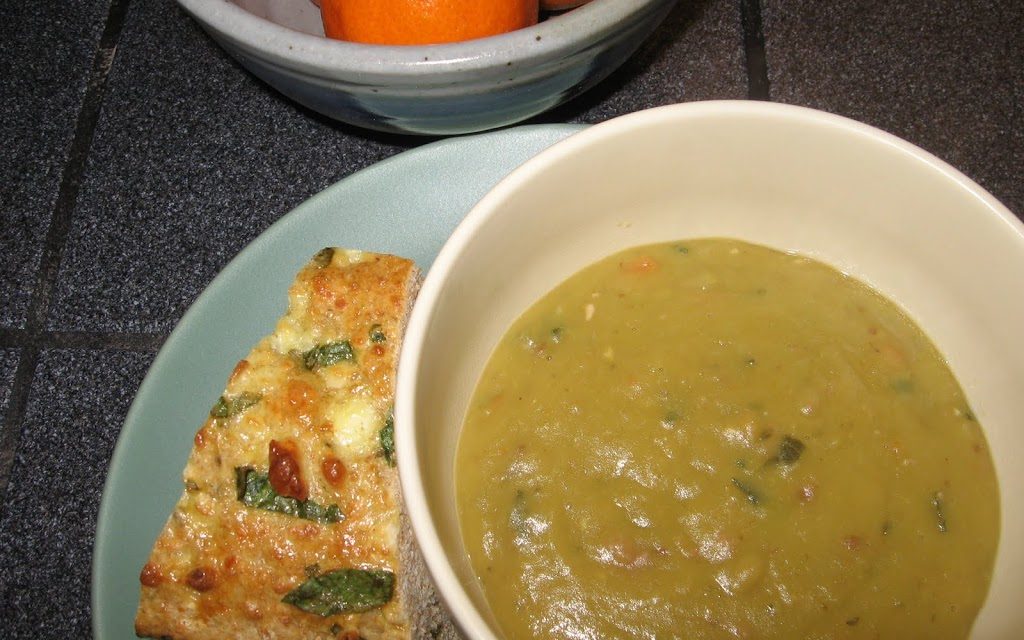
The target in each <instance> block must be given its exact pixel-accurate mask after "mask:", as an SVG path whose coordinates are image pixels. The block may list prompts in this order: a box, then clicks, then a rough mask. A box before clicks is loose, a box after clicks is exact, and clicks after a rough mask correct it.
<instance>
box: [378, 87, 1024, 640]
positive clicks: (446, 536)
mask: <svg viewBox="0 0 1024 640" xmlns="http://www.w3.org/2000/svg"><path fill="white" fill-rule="evenodd" d="M707 236H725V237H734V238H739V239H743V240H748V241H751V242H755V243H759V244H764V245H768V246H771V247H776V248H779V249H784V250H791V251H797V252H800V253H803V254H805V255H808V256H812V257H814V258H816V259H818V260H821V261H824V262H826V263H830V264H832V265H834V266H835V267H838V268H839V269H841V270H843V271H845V272H847V273H850V274H852V275H854V276H856V277H857V278H859V279H861V280H863V281H865V282H867V283H869V284H871V285H872V286H874V287H875V288H877V289H878V290H879V291H881V292H882V293H883V294H885V295H886V296H888V297H889V298H890V299H892V300H895V301H896V302H897V303H899V304H900V305H902V306H903V308H904V309H905V310H906V311H908V312H909V314H910V315H911V316H912V317H913V318H914V319H915V320H916V321H917V322H918V323H919V324H920V325H921V327H922V328H923V329H924V330H925V332H926V333H927V334H928V335H929V336H930V337H931V338H932V340H933V341H934V342H935V343H936V345H937V346H938V347H939V349H940V350H941V351H942V352H943V353H944V354H945V355H946V357H947V358H948V361H949V364H950V366H951V367H952V369H953V371H954V372H955V374H956V375H957V377H958V378H959V380H960V382H961V384H962V386H963V388H964V391H965V392H966V394H967V396H968V398H969V400H970V402H971V405H972V407H973V408H974V409H975V410H976V413H977V415H978V417H979V418H980V421H981V424H982V425H983V426H984V428H985V431H986V434H987V437H988V440H989V443H990V445H991V449H992V452H993V456H994V458H995V464H996V471H997V474H998V477H999V482H1000V486H1001V496H1002V530H1001V537H1000V546H999V551H998V557H997V561H996V570H995V574H994V577H993V580H992V585H991V590H990V593H989V596H988V600H987V603H986V605H985V606H984V608H983V610H982V612H981V614H980V616H979V618H978V620H977V623H976V625H975V630H974V637H977V638H1009V637H1020V635H1019V634H1020V629H1021V628H1024V607H1021V603H1022V602H1024V500H1022V499H1021V497H1020V493H1019V492H1018V489H1019V488H1020V487H1021V485H1022V484H1024V467H1022V466H1021V465H1020V462H1019V460H1020V457H1021V455H1022V454H1024V428H1022V424H1021V416H1024V393H1022V392H1021V390H1022V387H1021V381H1022V380H1024V340H1022V334H1021V330H1022V328H1024V225H1022V224H1021V223H1020V221H1019V220H1017V219H1016V218H1015V217H1014V216H1013V215H1012V214H1011V213H1010V212H1009V211H1008V210H1007V209H1006V208H1005V207H1003V206H1002V205H1001V204H1000V203H999V202H997V201H996V200H995V199H994V198H993V197H992V196H991V195H989V194H988V193H986V192H985V191H984V190H982V189H981V188H980V187H979V186H978V185H976V184H974V183H973V182H971V181H970V180H969V179H967V178H966V177H964V176H963V175H962V174H960V173H959V172H957V171H956V170H955V169H953V168H952V167H950V166H949V165H947V164H945V163H943V162H942V161H940V160H938V159H937V158H935V157H934V156H931V155H929V154H928V153H926V152H924V151H922V150H920V149H918V148H917V147H914V146H912V145H910V144H909V143H907V142H904V141H902V140H899V139H897V138H895V137H893V136H891V135H888V134H886V133H883V132H881V131H879V130H877V129H873V128H871V127H868V126H865V125H862V124H858V123H856V122H853V121H850V120H846V119H844V118H840V117H837V116H833V115H828V114H825V113H821V112H816V111H811V110H807V109H802V108H798V107H790V106H783V105H777V104H767V103H755V102H704V103H690V104H685V105H676V106H670V107H662V108H659V109H653V110H650V111H645V112H640V113H636V114H632V115H628V116H624V117H622V118H618V119H615V120H611V121H608V122H606V123H604V124H600V125H597V126H595V127H592V128H590V129H587V130H585V131H583V132H582V133H579V134H576V135H574V136H572V137H570V138H568V139H567V140H565V141H563V142H561V143H559V144H557V145H555V146H554V147H552V148H550V149H549V150H547V151H545V152H543V153H541V154H540V155H539V156H537V157H536V158H534V159H533V160H531V161H529V162H527V163H526V164H525V165H523V166H522V167H521V168H519V169H517V170H516V171H515V172H513V173H512V174H511V175H510V176H508V178H506V179H505V180H504V181H503V182H501V183H500V184H499V185H498V186H497V187H495V188H494V190H493V191H491V192H490V193H489V194H488V195H487V196H486V197H484V199H483V200H481V201H480V203H479V204H478V205H477V206H476V207H475V208H474V209H473V210H472V211H471V212H470V213H469V215H468V216H467V217H466V219H465V221H464V222H463V223H462V224H461V225H460V226H459V227H458V228H457V229H456V231H455V233H454V234H453V235H452V237H451V239H450V240H449V241H448V243H447V244H446V245H445V246H444V248H443V249H442V251H441V253H440V255H439V256H438V258H437V260H436V262H435V263H434V266H433V268H432V269H431V271H430V273H429V274H428V276H427V279H426V282H425V283H424V286H423V289H422V292H421V293H420V297H419V301H418V302H417V304H416V306H415V308H414V311H413V315H412V318H411V321H410V323H409V328H408V333H407V336H406V341H405V345H404V347H403V353H402V358H401V364H400V368H399V374H398V395H397V404H396V421H395V422H396V425H397V434H396V437H397V446H398V449H399V451H401V452H402V455H401V456H400V457H399V471H400V475H401V478H402V488H403V490H404V492H405V500H406V502H407V505H408V508H409V513H410V515H411V518H412V524H413V527H414V530H415V532H416V536H417V538H418V540H419V543H420V545H421V547H422V549H423V552H424V556H425V558H426V560H427V564H428V567H429V568H430V571H431V573H432V574H433V576H434V578H435V580H436V582H437V584H438V587H439V591H440V593H441V595H442V597H443V598H444V601H445V602H446V603H447V604H448V606H449V607H450V609H451V611H452V612H453V614H454V616H455V618H456V620H457V621H458V623H459V625H460V626H461V627H462V629H463V630H464V631H465V632H466V633H467V634H468V636H469V637H471V638H479V639H487V638H493V637H494V636H495V635H496V632H495V628H496V627H495V626H494V625H493V621H492V619H491V617H490V614H489V613H488V610H487V606H486V603H485V601H484V599H483V597H482V594H481V592H480V590H479V588H478V587H477V585H476V582H475V579H474V577H473V574H472V571H471V569H470V566H469V563H468V559H467V556H466V553H465V551H464V549H463V545H462V542H461V538H460V534H459V526H458V521H457V516H456V508H455V501H454V495H455V493H454V488H453V481H452V478H453V462H454V452H455V447H456V442H457V439H458V437H459V431H460V428H461V425H462V420H463V416H464V414H465V410H466V406H467V403H468V399H469V396H470V394H471V393H472V391H473V388H474V386H475V384H476V382H477V379H478V377H479V375H480V373H481V370H482V368H483V366H484V364H485V362H486V359H487V357H488V356H489V354H490V353H491V350H492V349H493V347H494V345H495V344H496V343H497V341H498V340H499V339H500V338H501V336H502V335H503V334H504V332H505V330H506V328H507V327H508V325H509V324H510V323H511V322H512V321H513V320H514V319H515V318H516V317H518V316H519V315H520V314H521V313H522V312H523V311H524V310H525V309H526V308H527V307H529V306H530V304H532V302H534V301H535V300H536V299H537V298H539V297H540V296H541V295H542V294H544V293H546V292H547V291H548V290H550V289H551V288H552V287H553V286H555V285H556V284H557V283H559V282H560V281H562V280H564V279H565V278H566V277H568V276H569V275H571V274H573V273H574V272H576V271H577V270H579V269H580V268H581V267H583V266H585V265H587V264H590V263H592V262H594V261H596V260H598V259H600V258H602V257H604V256H606V255H608V254H611V253H613V252H615V251H618V250H620V249H622V248H625V247H628V246H633V245H638V244H644V243H650V242H658V241H669V240H677V239H680V238H690V237H707Z"/></svg>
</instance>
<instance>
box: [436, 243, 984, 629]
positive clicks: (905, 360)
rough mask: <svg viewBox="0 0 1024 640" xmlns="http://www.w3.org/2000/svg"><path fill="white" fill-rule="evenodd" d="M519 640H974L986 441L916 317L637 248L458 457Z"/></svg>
mask: <svg viewBox="0 0 1024 640" xmlns="http://www.w3.org/2000/svg"><path fill="white" fill-rule="evenodd" d="M456 501H457V505H458V507H459V517H460V524H461V528H462V534H463V540H464V542H465V545H466V548H467V550H468V552H469V555H470V558H471V560H472V564H473V568H474V570H475V572H476V574H477V576H478V578H479V581H480V584H481V586H482V588H483V592H484V594H485V595H486V598H487V600H488V603H489V605H490V607H491V609H492V611H493V613H494V615H495V618H496V619H497V621H498V623H499V624H500V626H501V630H502V632H503V633H504V634H505V636H506V637H508V638H573V639H583V638H593V639H599V638H600V639H604V638H613V637H629V638H694V639H702V638H965V637H967V636H968V634H969V632H970V628H971V625H972V623H973V620H974V618H975V616H976V615H977V613H978V611H979V609H980V607H981V605H982V603H983V601H984V598H985V594H986V590H987V587H988V583H989V579H990V576H991V572H992V568H993V562H994V558H995V552H996V545H997V538H998V529H999V499H998V490H997V485H996V478H995V473H994V469H993V464H992V459H991V456H990V454H989V450H988V446H987V444H986V441H985V437H984V434H983V433H982V430H981V427H980V426H979V424H978V422H977V419H976V418H975V416H974V414H973V413H972V411H971V409H970V407H969V405H968V403H967V400H966V399H965V397H964V394H963V392H962V391H961V389H960V387H959V385H958V383H957V381H956V379H955V378H954V376H953V374H952V373H951V372H950V370H949V368H948V366H947V365H946V363H945V361H944V359H943V357H942V355H941V354H940V353H939V352H938V351H937V350H936V349H935V347H934V346H933V345H932V344H931V342H930V341H929V340H928V338H927V337H926V336H925V335H924V334H923V333H922V331H921V330H920V329H919V328H918V327H917V326H916V325H915V324H914V323H913V322H912V321H911V320H910V319H909V318H908V317H907V316H906V315H905V314H903V313H902V312H901V310H900V309H899V308H898V307H897V306H896V305H895V304H893V303H892V302H889V301H888V300H886V299H885V298H883V297H882V296H880V295H879V294H878V293H876V292H875V291H873V290H872V289H870V288H869V287H867V286H865V285H864V284H862V283H860V282H858V281H857V280H855V279H853V278H850V277H848V276H845V275H843V274H842V273H840V272H838V271H836V270H835V269H833V268H831V267H828V266H826V265H823V264H821V263H819V262H816V261H814V260H810V259H808V258H805V257H801V256H797V255H792V254H786V253H781V252H778V251H775V250H772V249H767V248H764V247H760V246H755V245H751V244H746V243H743V242H739V241H734V240H725V239H702V240H688V241H685V242H678V243H669V244H659V245H650V246H644V247H637V248H634V249H630V250H627V251H624V252H622V253H619V254H616V255H614V256H611V257H608V258H606V259H604V260H602V261H600V262H598V263H596V264H594V265H591V266H589V267H587V268H585V269H584V270H582V271H581V272H579V273H577V274H576V275H574V276H572V277H571V278H569V279H568V280H567V281H565V282H564V283H562V284H561V285H559V286H558V287H557V288H555V289H554V290H553V291H552V292H550V293H549V294H548V295H546V296H545V297H544V298H543V299H541V300H540V301H539V302H537V303H536V304H535V305H534V306H533V307H532V308H530V309H529V310H528V311H527V312H526V313H525V314H524V315H523V316H522V317H521V318H519V319H518V320H517V321H516V322H515V324H514V325H513V326H512V327H511V328H510V329H509V331H508V333H507V334H506V335H505V337H504V338H503V339H502V341H501V343H500V344H499V345H498V347H497V348H496V350H495V352H494V353H493V355H492V356H491V358H490V360H489V362H488V364H487V366H486V368H485V370H484V373H483V375H482V377H481V380H480V382H479V383H478V386H477V388H476V391H475V393H474V395H473V397H472V399H471V402H470V406H469V409H468V412H467V417H466V421H465V425H464V427H463V431H462V435H461V439H460V442H459V447H458V451H457V454H456Z"/></svg>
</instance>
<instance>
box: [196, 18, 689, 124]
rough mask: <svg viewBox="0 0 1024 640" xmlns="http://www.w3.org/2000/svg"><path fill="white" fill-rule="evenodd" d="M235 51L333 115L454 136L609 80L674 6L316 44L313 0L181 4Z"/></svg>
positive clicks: (277, 84)
mask: <svg viewBox="0 0 1024 640" xmlns="http://www.w3.org/2000/svg"><path fill="white" fill-rule="evenodd" d="M178 1H179V3H180V4H181V5H182V7H184V8H185V10H186V11H188V12H189V13H190V14H191V15H192V16H194V17H195V18H196V20H198V21H199V22H200V23H201V24H202V25H203V27H204V28H205V29H206V30H207V32H209V33H210V34H211V35H212V36H213V37H214V38H215V39H216V40H217V41H218V42H219V43H220V44H221V45H222V46H223V47H224V48H225V49H226V50H227V51H228V52H229V53H230V54H231V55H232V56H234V57H235V58H237V59H238V61H239V62H241V63H242V65H244V66H245V67H246V68H247V69H249V70H250V71H252V72H253V73H254V74H256V75H257V76H259V77H260V78H262V79H263V80H265V81H266V82H267V83H269V84H270V85H271V86H273V87H274V88H276V89H277V90H279V91H281V92H282V93H284V94H285V95H287V96H289V97H291V98H293V99H295V100H296V101H298V102H300V103H302V104H304V105H306V106H307V107H309V108H311V109H314V110H316V111H319V112H320V113H322V114H324V115H326V116H328V117H331V118H333V119H335V120H340V121H343V122H348V123H351V124H355V125H358V126H362V127H367V128H370V129H378V130H381V131H398V132H406V133H419V134H433V135H451V134H459V133H468V132H473V131H483V130H485V129H492V128H495V127H500V126H503V125H508V124H512V123H514V122H519V121H521V120H524V119H526V118H528V117H530V116H533V115H536V114H538V113H541V112H542V111H545V110H547V109H550V108H551V107H553V106H555V105H557V104H559V103H561V102H564V101H566V100H568V99H570V98H572V97H573V96H575V95H577V94H579V93H581V92H583V91H585V90H586V89H588V88H589V87H591V86H593V85H594V84H595V83H597V82H598V81H599V80H601V79H602V78H604V77H605V76H607V75H608V74H609V73H611V71H612V70H614V69H615V68H616V67H618V66H619V65H620V64H622V62H623V61H624V60H625V59H626V58H627V57H628V56H629V55H630V54H631V53H633V51H634V50H636V48H637V47H638V46H639V45H640V43H641V42H642V41H643V39H644V38H645V37H646V36H647V35H648V34H650V32H651V31H653V30H654V28H655V27H656V26H657V25H658V24H659V23H660V22H661V20H662V19H663V18H664V17H665V15H666V14H667V13H668V11H669V9H670V8H671V7H672V5H673V4H674V3H675V0H594V1H593V2H591V3H589V4H587V5H584V6H582V7H580V8H578V9H574V10H572V11H569V12H566V13H563V14H561V15H558V16H554V17H552V18H549V19H548V20H545V21H543V22H541V23H539V24H537V25H535V26H533V27H529V28H527V29H520V30H518V31H514V32H512V33H507V34H503V35H500V36H494V37H491V38H481V39H478V40H470V41H466V42H459V43H454V44H444V45H430V46H401V47H400V46H377V45H364V44H354V43H349V42H339V41H335V40H329V39H327V38H324V37H323V29H322V26H321V24H320V15H319V11H318V10H317V8H316V7H315V6H314V5H313V4H312V3H311V2H309V0H235V2H230V1H229V0H178Z"/></svg>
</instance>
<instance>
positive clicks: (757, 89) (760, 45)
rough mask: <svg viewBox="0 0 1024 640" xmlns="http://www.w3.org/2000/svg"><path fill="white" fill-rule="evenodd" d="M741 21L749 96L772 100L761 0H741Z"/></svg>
mask: <svg viewBox="0 0 1024 640" xmlns="http://www.w3.org/2000/svg"><path fill="white" fill-rule="evenodd" d="M740 22H741V24H742V29H743V49H744V51H745V52H746V58H747V97H748V98H749V99H751V100H771V93H770V90H769V85H768V59H767V55H766V54H765V46H764V26H763V21H762V19H761V2H760V0H740Z"/></svg>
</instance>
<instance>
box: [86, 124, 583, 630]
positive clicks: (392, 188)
mask: <svg viewBox="0 0 1024 640" xmlns="http://www.w3.org/2000/svg"><path fill="white" fill-rule="evenodd" d="M581 128H582V127H580V126H574V125H540V126H532V127H519V128H514V129H508V130H505V131H498V132H495V133H488V134H483V135H477V136H471V137H465V138H453V139H449V140H444V141H441V142H435V143H433V144H429V145H426V146H423V147H419V148H417V149H414V150H412V151H407V152H405V153H402V154H399V155H397V156H395V157H393V158H390V159H388V160H385V161H383V162H381V163H379V164H376V165H374V166H372V167H369V168H367V169H364V170H363V171H360V172H358V173H356V174H353V175H352V176H350V177H348V178H346V179H344V180H342V181H341V182H339V183H337V184H335V185H334V186H332V187H330V188H328V189H326V190H324V191H323V192H321V193H319V194H317V195H315V196H313V197H312V198H310V199H309V200H307V201H306V202H304V203H303V204H301V205H300V206H298V207H297V208H296V209H295V210H294V211H292V212H290V213H288V214H287V215H286V216H284V217H282V218H281V219H280V220H279V221H278V222H276V223H275V224H274V225H273V226H271V227H270V228H269V229H267V231H266V232H264V233H263V234H262V235H261V236H260V237H258V238H257V239H256V240H254V241H253V242H252V243H251V244H250V245H249V246H248V247H246V248H245V249H244V250H243V251H242V252H241V253H239V254H238V256H236V257H235V259H234V260H232V261H231V263H230V264H228V265H227V267H225V268H224V270H223V271H222V272H221V273H220V274H219V275H218V276H217V277H216V278H215V279H214V280H213V282H211V283H210V286H209V287H208V288H207V289H206V291H204V292H203V294H202V295H201V296H199V298H198V299H197V300H196V302H195V304H193V305H192V307H191V308H190V309H189V310H188V312H187V313H186V314H185V316H184V317H183V318H182V319H181V322H180V323H178V326H177V327H176V328H175V329H174V331H173V332H172V333H171V335H170V337H169V338H168V339H167V342H166V343H164V346H163V348H162V349H161V350H160V353H159V355H157V357H156V360H155V361H154V362H153V366H152V367H151V368H150V370H149V373H148V374H147V375H146V378H145V380H143V382H142V386H141V387H139V392H138V394H137V395H136V397H135V401H134V402H133V403H132V406H131V409H130V410H129V411H128V416H127V418H126V419H125V423H124V428H123V429H122V430H121V435H120V437H119V438H118V441H117V448H116V449H115V450H114V457H113V459H112V460H111V463H110V470H109V472H108V474H107V481H106V485H105V487H104V489H103V501H102V503H101V504H100V514H99V522H98V524H97V529H96V544H95V547H94V549H93V564H92V627H93V635H94V637H95V638H97V640H114V639H120V638H125V639H127V638H134V637H135V632H134V620H135V610H136V608H137V607H138V602H139V571H140V570H141V569H142V565H144V564H145V562H146V558H147V557H148V556H149V551H150V548H151V547H152V545H153V541H154V540H156V537H157V534H159V532H160V529H161V528H162V527H163V525H164V522H165V521H166V519H167V516H168V514H170V512H171V509H172V507H173V506H174V504H175V502H176V501H177V499H178V496H179V495H180V493H181V486H182V485H181V471H182V469H183V468H184V466H185V461H186V459H187V458H188V453H189V451H190V449H191V446H192V437H193V435H195V431H196V429H198V428H199V426H200V425H201V424H202V422H203V420H204V419H205V417H206V414H207V411H209V408H210V406H212V404H213V403H214V402H215V401H216V399H217V397H218V395H219V394H220V392H221V391H222V390H223V387H224V384H225V382H226V380H227V377H228V374H229V373H230V372H231V369H232V368H233V367H234V365H235V363H236V362H237V361H238V360H239V359H241V358H243V357H244V356H245V354H246V353H248V351H249V349H250V348H252V346H253V345H254V344H256V342H257V341H258V340H259V339H260V338H261V337H263V336H264V335H266V334H268V333H270V331H271V330H272V329H273V327H274V324H275V322H276V321H277V318H278V317H279V316H280V315H281V314H282V313H284V310H285V303H286V296H287V291H288V285H289V284H290V283H291V281H292V278H293V277H294V275H295V273H297V272H298V270H299V268H300V267H301V266H302V265H303V264H304V263H305V262H306V260H308V259H309V258H310V256H312V255H313V254H314V253H315V252H316V251H317V250H319V249H321V248H322V247H325V246H329V245H330V246H341V247H351V248H359V249H365V250H368V251H375V252H382V253H393V254H396V255H401V256H405V257H408V258H412V259H413V260H415V261H416V263H417V264H418V265H419V266H420V268H422V269H424V270H425V269H427V268H428V267H429V266H430V264H431V263H432V262H433V260H434V257H435V256H436V255H437V252H438V251H439V250H440V249H441V245H443V244H444V242H445V240H447V239H448V236H449V235H450V234H451V232H452V230H453V229H454V228H455V226H456V225H457V224H458V223H459V222H460V221H461V220H462V218H463V217H464V216H465V215H466V213H467V212H468V211H469V209H470V208H471V207H472V206H473V205H474V204H475V203H476V201H477V200H479V199H480V197H481V196H483V195H484V193H486V192H487V191H488V190H490V188H491V187H492V186H493V185H494V184H495V183H497V182H498V181H499V180H500V179H501V178H503V177H504V176H505V175H506V174H508V173H509V172H510V171H511V170H512V169H514V168H515V167H517V166H519V165H520V164H522V163H523V162H524V161H526V160H527V159H529V158H530V157H532V156H533V155H535V154H536V153H537V152H539V151H541V150H543V149H545V148H546V147H548V146H550V145H552V144H554V143H555V142H557V141H559V140H561V139H562V138H565V137H566V136H568V135H570V134H572V133H574V132H576V131H578V130H580V129H581Z"/></svg>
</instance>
